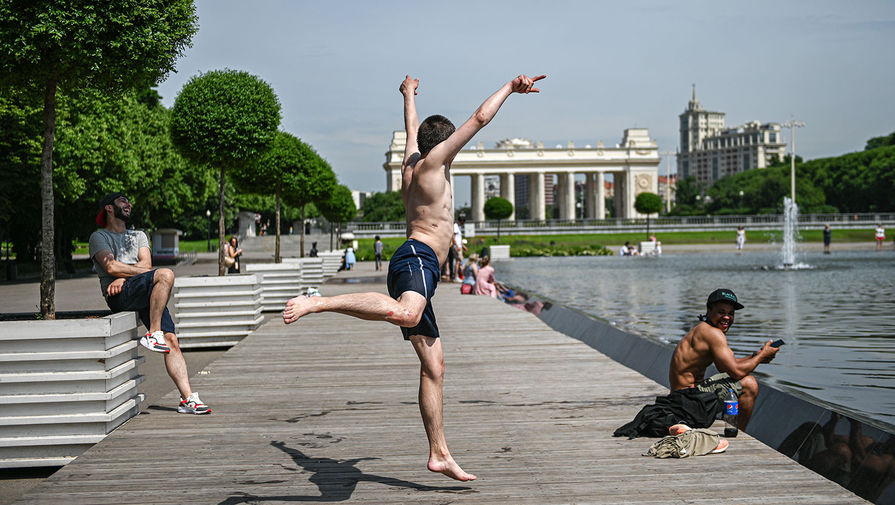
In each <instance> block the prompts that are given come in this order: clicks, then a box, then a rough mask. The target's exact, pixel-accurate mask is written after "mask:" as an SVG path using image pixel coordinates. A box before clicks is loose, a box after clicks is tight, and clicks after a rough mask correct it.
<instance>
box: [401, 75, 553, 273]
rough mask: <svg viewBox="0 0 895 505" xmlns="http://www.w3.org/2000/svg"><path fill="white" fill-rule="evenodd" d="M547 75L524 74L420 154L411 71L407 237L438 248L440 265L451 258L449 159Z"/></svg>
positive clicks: (404, 86) (405, 167) (405, 168)
mask: <svg viewBox="0 0 895 505" xmlns="http://www.w3.org/2000/svg"><path fill="white" fill-rule="evenodd" d="M544 77H546V76H544V75H541V76H537V77H533V78H529V77H527V76H525V75H520V76H519V77H516V78H515V79H513V80H512V81H510V82H508V83H506V84H504V85H503V87H501V88H500V89H499V90H497V91H496V92H495V93H494V94H493V95H491V96H490V97H488V99H487V100H485V102H484V103H482V105H481V106H479V108H478V109H477V110H476V111H475V113H474V114H473V115H472V116H471V117H470V118H469V119H467V120H466V122H465V123H463V124H462V125H461V126H460V127H459V128H457V129H456V131H454V132H453V133H452V134H451V135H450V136H449V137H448V138H447V139H445V140H444V141H442V142H440V143H439V144H437V145H435V146H434V147H432V148H431V150H428V151H427V152H421V149H420V147H419V146H418V144H417V139H418V137H417V135H418V130H419V119H418V117H417V114H416V103H415V99H414V97H415V95H416V94H417V91H416V90H417V88H418V87H419V79H412V78H411V77H410V76H409V75H408V76H407V77H406V78H405V79H404V82H402V83H401V86H400V88H399V91H400V92H401V94H402V95H404V123H405V124H404V126H405V130H406V132H407V145H406V147H405V149H404V162H403V163H402V166H401V177H402V180H401V196H402V197H403V199H404V208H405V210H406V213H407V237H408V238H412V239H415V240H419V241H420V242H423V243H425V244H426V245H428V246H429V247H431V248H432V250H433V251H435V254H436V256H438V262H439V264H444V262H445V260H446V259H447V253H448V248H449V247H450V244H451V236H452V234H453V222H454V195H453V188H451V184H450V180H451V177H450V167H451V162H452V161H454V157H455V156H457V153H459V152H460V150H461V149H463V147H464V146H465V145H466V144H467V142H469V141H470V140H471V139H472V137H473V136H474V135H475V134H476V133H478V132H479V130H481V129H482V128H484V127H485V125H487V124H488V123H489V122H490V121H491V119H492V118H493V117H494V115H495V114H497V111H498V109H500V106H501V105H503V103H504V101H505V100H506V99H507V97H509V96H510V94H512V93H522V94H525V93H538V92H539V91H540V90H538V89H537V88H535V87H534V83H535V82H537V81H539V80H541V79H543V78H544Z"/></svg>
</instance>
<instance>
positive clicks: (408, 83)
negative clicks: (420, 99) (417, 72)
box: [398, 75, 420, 96]
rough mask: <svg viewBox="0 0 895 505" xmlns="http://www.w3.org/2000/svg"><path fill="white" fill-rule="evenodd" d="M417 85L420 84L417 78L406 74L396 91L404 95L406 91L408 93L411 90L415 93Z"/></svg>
mask: <svg viewBox="0 0 895 505" xmlns="http://www.w3.org/2000/svg"><path fill="white" fill-rule="evenodd" d="M419 85H420V80H419V79H411V78H410V76H409V75H408V76H406V77H404V82H402V83H401V86H400V87H399V88H398V91H400V92H401V94H402V95H405V96H406V95H407V94H408V93H410V92H411V91H413V94H414V95H415V94H417V92H416V88H418V87H419Z"/></svg>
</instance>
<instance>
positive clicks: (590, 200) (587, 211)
mask: <svg viewBox="0 0 895 505" xmlns="http://www.w3.org/2000/svg"><path fill="white" fill-rule="evenodd" d="M596 175H597V174H595V173H593V172H588V173H586V174H584V219H593V218H594V216H596V215H597V209H596V205H595V204H596V203H597V200H596V197H595V196H594V193H595V192H596V180H595V179H596V177H595V176H596Z"/></svg>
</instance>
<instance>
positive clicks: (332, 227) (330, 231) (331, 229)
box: [329, 221, 336, 251]
mask: <svg viewBox="0 0 895 505" xmlns="http://www.w3.org/2000/svg"><path fill="white" fill-rule="evenodd" d="M335 230H336V227H335V226H334V225H333V222H332V221H330V222H329V250H330V251H332V250H333V232H334V231H335Z"/></svg>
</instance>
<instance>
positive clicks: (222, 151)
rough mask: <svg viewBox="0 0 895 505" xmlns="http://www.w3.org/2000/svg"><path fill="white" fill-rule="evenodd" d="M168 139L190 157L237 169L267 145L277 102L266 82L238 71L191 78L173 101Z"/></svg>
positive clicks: (276, 116)
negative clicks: (170, 138) (169, 136)
mask: <svg viewBox="0 0 895 505" xmlns="http://www.w3.org/2000/svg"><path fill="white" fill-rule="evenodd" d="M172 112H173V115H172V120H171V137H172V139H173V140H174V144H175V145H176V146H177V147H178V149H180V152H181V153H182V154H183V155H184V156H185V157H186V158H187V159H189V160H191V161H193V162H195V163H197V164H200V165H206V166H210V167H239V166H242V165H244V164H245V163H248V162H250V161H253V160H255V159H257V158H259V157H260V156H261V155H263V154H264V153H265V152H266V151H267V150H268V149H269V148H270V145H271V143H272V142H273V140H274V138H275V137H276V134H277V128H278V126H279V124H280V101H279V100H278V99H277V96H276V95H275V94H274V92H273V89H272V88H271V87H270V85H269V84H267V83H266V82H264V81H262V80H261V79H260V78H258V77H256V76H254V75H251V74H249V73H248V72H242V71H237V70H229V69H227V70H214V71H211V72H208V73H205V74H199V75H197V76H194V77H192V78H191V79H190V80H189V82H187V83H186V84H185V85H184V86H183V89H181V91H180V94H179V95H178V96H177V98H176V100H175V101H174V108H173V109H172Z"/></svg>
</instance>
